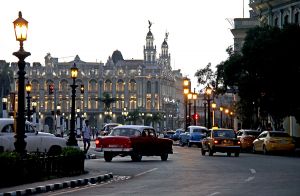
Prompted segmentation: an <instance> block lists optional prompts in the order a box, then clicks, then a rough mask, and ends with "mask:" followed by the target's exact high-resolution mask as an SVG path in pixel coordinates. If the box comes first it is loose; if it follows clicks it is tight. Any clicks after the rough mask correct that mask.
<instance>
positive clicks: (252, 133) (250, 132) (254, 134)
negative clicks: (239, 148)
mask: <svg viewBox="0 0 300 196" xmlns="http://www.w3.org/2000/svg"><path fill="white" fill-rule="evenodd" d="M245 134H246V135H253V136H258V135H259V134H260V132H259V131H246V132H245Z"/></svg>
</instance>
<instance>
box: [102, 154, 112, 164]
mask: <svg viewBox="0 0 300 196" xmlns="http://www.w3.org/2000/svg"><path fill="white" fill-rule="evenodd" d="M112 159H113V156H112V154H111V153H110V152H104V160H105V161H106V162H111V161H112Z"/></svg>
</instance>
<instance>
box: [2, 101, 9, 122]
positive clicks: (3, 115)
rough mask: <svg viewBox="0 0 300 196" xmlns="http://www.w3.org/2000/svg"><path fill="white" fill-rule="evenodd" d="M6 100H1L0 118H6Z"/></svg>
mask: <svg viewBox="0 0 300 196" xmlns="http://www.w3.org/2000/svg"><path fill="white" fill-rule="evenodd" d="M7 116H8V115H7V98H6V97H3V98H2V117H3V118H7Z"/></svg>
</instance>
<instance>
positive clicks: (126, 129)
mask: <svg viewBox="0 0 300 196" xmlns="http://www.w3.org/2000/svg"><path fill="white" fill-rule="evenodd" d="M95 144H96V148H95V150H96V151H103V152H104V159H105V161H106V162H110V161H112V159H113V157H115V156H122V157H124V156H131V159H132V161H141V160H142V156H160V157H161V160H162V161H166V160H167V159H168V154H173V149H172V145H173V140H171V139H168V138H159V137H157V135H156V131H155V129H154V128H153V127H150V126H143V125H121V126H118V127H115V128H114V129H113V130H112V131H111V133H110V134H109V135H108V136H102V137H98V138H97V139H96V140H95Z"/></svg>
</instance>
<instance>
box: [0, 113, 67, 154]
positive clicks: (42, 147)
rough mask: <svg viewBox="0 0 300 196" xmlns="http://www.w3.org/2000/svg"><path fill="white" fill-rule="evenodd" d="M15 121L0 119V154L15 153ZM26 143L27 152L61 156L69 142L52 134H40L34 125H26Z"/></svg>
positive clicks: (27, 123)
mask: <svg viewBox="0 0 300 196" xmlns="http://www.w3.org/2000/svg"><path fill="white" fill-rule="evenodd" d="M13 127H14V119H13V118H0V152H1V151H2V152H3V151H14V150H15V146H14V142H15V138H14V136H15V133H14V128H13ZM25 135H26V138H25V141H26V151H27V152H37V151H39V152H46V153H48V154H51V155H53V154H59V153H60V152H61V151H62V149H63V148H64V147H66V146H67V145H66V143H67V140H66V139H64V138H61V137H56V136H55V135H54V134H51V133H44V132H38V131H37V130H36V129H35V127H34V126H33V124H31V123H30V122H28V121H26V123H25Z"/></svg>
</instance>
